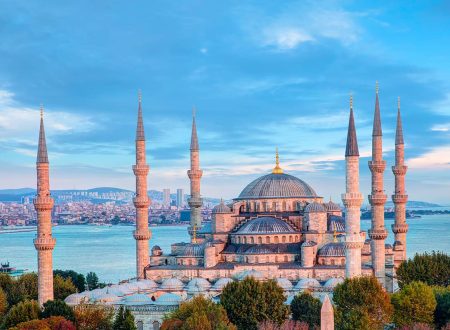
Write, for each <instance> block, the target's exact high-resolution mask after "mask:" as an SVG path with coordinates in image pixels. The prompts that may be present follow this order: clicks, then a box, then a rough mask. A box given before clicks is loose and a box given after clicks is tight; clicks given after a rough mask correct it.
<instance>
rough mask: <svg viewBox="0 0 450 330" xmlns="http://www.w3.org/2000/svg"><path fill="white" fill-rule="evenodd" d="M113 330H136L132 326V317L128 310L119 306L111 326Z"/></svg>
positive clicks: (133, 325)
mask: <svg viewBox="0 0 450 330" xmlns="http://www.w3.org/2000/svg"><path fill="white" fill-rule="evenodd" d="M113 329H114V330H136V326H135V324H134V316H133V314H131V312H130V310H128V309H127V308H124V307H123V306H120V308H119V310H118V311H117V314H116V317H115V319H114V324H113Z"/></svg>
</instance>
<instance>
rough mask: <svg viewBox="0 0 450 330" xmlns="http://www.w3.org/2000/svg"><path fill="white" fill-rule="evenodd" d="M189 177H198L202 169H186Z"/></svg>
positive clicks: (200, 175)
mask: <svg viewBox="0 0 450 330" xmlns="http://www.w3.org/2000/svg"><path fill="white" fill-rule="evenodd" d="M187 175H188V177H189V179H191V180H192V179H200V178H201V177H202V175H203V171H202V170H200V169H191V170H188V171H187Z"/></svg>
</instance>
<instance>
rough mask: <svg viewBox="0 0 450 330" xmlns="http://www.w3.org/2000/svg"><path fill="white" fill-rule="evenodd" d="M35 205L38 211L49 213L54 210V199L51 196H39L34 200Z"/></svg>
mask: <svg viewBox="0 0 450 330" xmlns="http://www.w3.org/2000/svg"><path fill="white" fill-rule="evenodd" d="M33 204H34V207H35V209H36V211H48V210H51V209H52V208H53V204H54V201H53V198H51V197H50V196H37V197H36V198H34V199H33Z"/></svg>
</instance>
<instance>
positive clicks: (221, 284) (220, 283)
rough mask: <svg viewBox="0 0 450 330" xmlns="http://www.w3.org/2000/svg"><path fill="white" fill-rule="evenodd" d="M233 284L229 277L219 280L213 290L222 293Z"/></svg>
mask: <svg viewBox="0 0 450 330" xmlns="http://www.w3.org/2000/svg"><path fill="white" fill-rule="evenodd" d="M231 282H233V280H232V279H231V278H229V277H221V278H219V279H218V280H217V282H216V283H214V285H213V287H212V288H213V290H217V291H221V290H222V289H223V288H224V287H225V286H226V285H227V284H228V283H231Z"/></svg>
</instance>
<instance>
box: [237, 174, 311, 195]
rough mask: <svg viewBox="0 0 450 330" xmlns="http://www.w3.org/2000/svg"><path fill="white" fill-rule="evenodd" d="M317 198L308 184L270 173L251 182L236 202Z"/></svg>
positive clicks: (292, 177) (297, 179) (287, 175)
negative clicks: (261, 199)
mask: <svg viewBox="0 0 450 330" xmlns="http://www.w3.org/2000/svg"><path fill="white" fill-rule="evenodd" d="M280 197H281V198H283V197H284V198H316V197H317V194H316V192H315V191H314V189H313V188H311V186H309V185H308V184H307V183H306V182H304V181H302V180H300V179H299V178H296V177H295V176H292V175H289V174H284V173H270V174H267V175H264V176H262V177H259V178H258V179H256V180H254V181H252V182H250V183H249V184H248V185H247V186H246V187H245V188H244V190H242V192H241V193H240V195H239V197H238V198H236V200H242V199H244V200H245V199H260V198H280Z"/></svg>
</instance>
